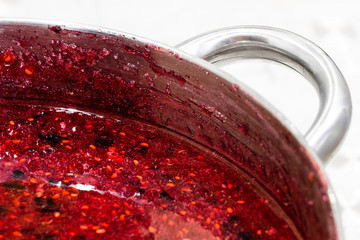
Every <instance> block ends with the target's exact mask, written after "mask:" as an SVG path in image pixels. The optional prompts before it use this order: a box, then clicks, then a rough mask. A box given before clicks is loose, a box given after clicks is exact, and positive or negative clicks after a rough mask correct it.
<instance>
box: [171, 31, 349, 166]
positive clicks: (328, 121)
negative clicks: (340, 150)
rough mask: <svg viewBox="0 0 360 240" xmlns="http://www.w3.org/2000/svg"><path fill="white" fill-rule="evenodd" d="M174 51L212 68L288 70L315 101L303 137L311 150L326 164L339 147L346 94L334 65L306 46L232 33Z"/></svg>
mask: <svg viewBox="0 0 360 240" xmlns="http://www.w3.org/2000/svg"><path fill="white" fill-rule="evenodd" d="M177 48H178V49H180V50H183V51H184V52H187V53H189V54H191V55H194V56H197V57H200V58H203V59H205V60H207V61H209V62H211V63H216V62H219V61H222V60H229V59H230V60H231V59H234V58H236V59H239V58H246V59H248V58H262V59H270V60H272V61H276V62H279V63H282V64H284V65H286V66H288V67H290V68H293V69H294V70H296V71H298V72H299V73H300V74H301V75H303V76H304V77H305V78H306V79H308V80H309V81H310V83H312V85H313V86H314V88H315V89H316V90H317V93H318V95H319V98H320V108H319V111H318V114H317V116H316V119H315V120H314V122H313V124H312V125H311V127H310V129H309V130H308V131H307V133H306V134H305V139H306V140H307V142H308V143H309V145H310V147H312V148H313V150H314V151H315V152H316V153H317V155H318V156H319V157H320V159H322V160H323V161H324V162H326V160H328V159H329V158H330V157H331V155H332V154H333V153H334V152H335V150H336V149H337V147H338V146H339V145H340V143H341V142H342V139H343V138H344V135H345V133H346V132H347V129H348V127H349V125H350V118H351V109H352V106H351V98H350V93H349V89H348V86H347V84H346V82H345V79H344V77H343V75H342V74H341V72H340V71H339V69H338V68H337V66H336V65H335V63H334V62H333V61H332V60H331V59H330V57H329V56H328V55H327V54H326V53H325V52H324V51H323V50H321V49H320V48H319V47H318V46H316V45H315V44H314V43H312V42H310V41H309V40H307V39H305V38H303V37H301V36H299V35H296V34H294V33H291V32H288V31H285V30H282V29H276V28H270V27H235V28H228V29H222V30H218V31H214V32H210V33H206V34H203V35H200V36H196V37H194V38H191V39H189V40H187V41H185V42H183V43H181V44H179V45H177Z"/></svg>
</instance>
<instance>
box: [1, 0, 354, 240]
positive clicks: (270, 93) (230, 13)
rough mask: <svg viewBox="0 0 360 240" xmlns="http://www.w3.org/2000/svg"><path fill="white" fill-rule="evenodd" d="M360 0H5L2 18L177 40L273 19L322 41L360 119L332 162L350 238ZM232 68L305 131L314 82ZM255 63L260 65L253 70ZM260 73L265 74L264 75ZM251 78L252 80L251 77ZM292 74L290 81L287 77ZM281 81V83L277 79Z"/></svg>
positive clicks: (312, 109) (264, 68) (269, 69)
mask: <svg viewBox="0 0 360 240" xmlns="http://www.w3.org/2000/svg"><path fill="white" fill-rule="evenodd" d="M359 3H360V2H358V1H356V0H354V1H351V0H343V1H335V0H319V1H310V0H302V1H292V0H267V1H265V0H263V1H238V0H237V1H235V0H224V1H221V2H220V1H212V2H210V1H209V0H207V1H205V0H197V1H196V0H192V1H189V0H182V1H176V2H175V1H165V0H163V1H160V0H153V1H145V0H144V1H139V0H133V1H127V2H125V1H119V0H103V1H98V0H97V1H95V0H78V1H76V0H71V1H70V0H62V1H49V0H31V1H25V0H0V17H20V18H39V19H49V20H58V21H68V22H76V23H83V24H87V25H95V26H101V27H106V28H111V29H115V30H120V31H124V32H129V33H132V34H136V35H139V36H143V37H147V38H149V39H153V40H155V41H158V42H162V43H165V44H168V45H170V46H173V45H176V44H177V43H179V42H181V41H183V40H185V39H187V38H189V37H192V36H193V35H197V34H199V33H203V32H205V31H209V30H213V29H216V28H220V27H227V26H235V25H268V26H273V27H280V28H284V29H287V30H290V31H293V32H296V33H298V34H300V35H302V36H304V37H306V38H308V39H310V40H312V41H313V42H315V43H316V44H317V45H319V46H321V47H322V48H323V49H324V50H325V51H326V52H327V53H328V54H329V55H330V56H331V57H332V58H333V60H334V61H335V62H336V63H337V65H338V66H339V68H340V69H341V71H342V72H343V74H344V76H345V78H346V79H347V82H348V84H349V87H350V91H351V94H352V98H353V109H354V110H353V121H352V126H351V128H350V131H349V134H348V136H347V138H346V140H345V142H344V144H343V146H342V147H341V149H340V150H339V152H338V154H337V155H336V156H334V158H333V159H332V160H331V162H330V164H329V165H328V167H327V169H326V170H327V174H328V176H329V178H330V179H331V181H332V185H333V187H334V189H335V192H336V193H337V195H338V198H339V202H340V204H341V207H342V209H343V211H342V217H343V223H344V230H345V237H346V238H345V239H346V240H358V239H360V190H359V189H358V188H359V187H358V184H359V183H360V146H358V144H359V142H360V141H359V140H360V111H359V104H360V67H359V66H360V14H359V10H360V4H359ZM245 66H246V67H244V65H242V64H241V65H235V67H234V66H229V67H226V68H225V69H227V70H229V71H230V72H231V73H233V74H234V75H236V76H241V80H243V81H246V82H247V84H248V85H251V86H253V87H255V89H257V90H258V91H259V92H260V93H261V94H263V95H264V96H265V97H268V98H269V99H270V100H271V101H272V102H274V105H275V106H277V107H278V108H279V109H280V110H282V111H283V112H284V114H285V115H286V116H288V117H289V119H290V120H291V121H293V122H294V123H295V125H297V126H298V128H299V129H300V130H301V131H302V132H304V131H305V130H306V128H307V127H308V126H309V125H310V123H311V121H312V119H313V118H314V116H315V113H316V106H317V100H316V95H315V93H314V92H313V91H312V90H311V88H310V87H309V85H307V84H306V83H303V81H302V80H301V78H300V77H298V76H296V74H294V73H291V72H290V71H284V70H280V71H279V67H276V66H271V65H268V64H255V65H254V66H252V67H249V65H248V64H246V65H245ZM252 70H254V72H253V71H252ZM259 78H260V80H259ZM246 79H248V80H246ZM288 79H294V80H290V82H288V81H287V80H288ZM273 85H274V86H275V88H274V86H273Z"/></svg>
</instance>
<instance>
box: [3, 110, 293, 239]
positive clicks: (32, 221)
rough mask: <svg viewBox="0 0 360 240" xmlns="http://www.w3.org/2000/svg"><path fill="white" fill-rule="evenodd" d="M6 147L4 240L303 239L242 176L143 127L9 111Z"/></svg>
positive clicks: (71, 113)
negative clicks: (298, 236)
mask: <svg viewBox="0 0 360 240" xmlns="http://www.w3.org/2000/svg"><path fill="white" fill-rule="evenodd" d="M0 150H1V151H0V159H1V161H0V180H1V184H0V192H1V193H0V239H206V240H209V239H246V240H250V239H277V240H278V239H284V240H285V239H286V240H288V239H296V236H295V234H294V231H296V230H295V229H294V227H293V226H292V225H291V221H289V219H288V218H287V217H286V215H285V214H284V213H283V212H281V211H280V212H279V211H274V210H273V209H272V207H271V202H272V200H271V199H267V198H266V196H265V195H264V194H262V192H261V191H258V190H256V189H257V187H256V186H254V185H253V183H251V182H250V181H249V180H247V179H246V178H245V177H243V175H242V174H241V173H239V172H236V171H235V170H233V169H232V168H230V167H228V166H226V164H225V163H224V162H223V161H222V159H221V158H218V157H215V156H214V155H213V154H212V153H211V152H209V151H206V150H204V149H202V150H201V149H200V148H198V147H196V146H194V145H192V144H191V143H189V142H187V141H185V140H183V139H181V138H180V137H178V136H174V135H173V134H170V133H168V132H165V131H164V130H160V129H158V128H156V127H153V126H150V125H147V124H144V123H141V122H137V121H134V120H129V119H126V118H119V116H116V117H112V116H101V115H97V114H94V113H88V112H82V111H77V110H76V111H75V110H71V109H66V108H59V107H57V108H51V107H39V106H21V105H7V106H5V105H4V106H1V111H0Z"/></svg>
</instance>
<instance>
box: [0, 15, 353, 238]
mask: <svg viewBox="0 0 360 240" xmlns="http://www.w3.org/2000/svg"><path fill="white" fill-rule="evenodd" d="M64 46H65V48H66V49H67V54H69V53H71V54H74V55H76V54H78V53H79V52H82V53H84V52H87V53H91V52H94V53H95V55H94V56H93V58H91V59H90V58H89V59H87V60H88V61H87V60H86V61H85V60H84V61H78V62H76V61H72V62H71V61H69V62H66V61H62V60H61V59H66V57H65V56H64V55H61V48H62V47H63V48H64ZM69 48H72V49H73V50H72V51H69ZM0 54H2V55H1V56H2V58H3V59H1V64H2V65H0V70H1V74H0V99H1V100H0V101H1V104H2V106H4V105H6V104H12V103H11V102H21V103H26V102H28V103H29V104H39V105H46V104H47V103H48V102H49V103H50V102H51V104H55V105H56V104H59V105H62V106H66V107H71V108H72V109H83V108H86V109H91V111H94V112H101V113H103V114H108V113H109V114H112V115H115V116H116V115H119V116H120V115H121V116H126V117H128V118H131V119H136V120H138V121H140V122H146V123H147V124H150V125H154V126H156V127H158V128H162V129H166V131H168V132H170V133H171V134H172V135H175V136H178V137H180V138H182V139H188V140H189V141H191V142H192V143H193V144H194V145H196V146H200V148H201V149H203V150H204V151H205V152H208V153H211V154H212V155H214V156H218V157H219V158H221V159H223V161H225V162H226V164H225V165H226V166H228V167H229V168H234V169H237V171H240V172H241V174H243V175H244V176H246V178H247V179H248V181H249V182H251V183H253V184H254V185H256V186H257V187H258V188H260V189H261V191H262V192H263V194H264V195H266V196H267V197H268V198H269V199H272V203H271V204H270V205H271V206H272V208H274V211H281V212H282V213H284V214H285V215H286V216H287V218H288V219H289V220H288V223H289V222H290V223H291V224H290V225H292V228H293V229H294V232H295V233H294V235H295V236H296V238H298V239H318V240H320V239H341V231H339V229H340V220H339V216H337V215H336V214H335V216H334V212H336V211H334V210H335V209H334V208H335V207H334V206H335V198H334V195H333V193H332V192H331V191H330V189H329V186H328V181H327V179H326V177H325V176H324V170H323V167H322V165H323V163H324V162H325V161H326V160H327V159H329V158H330V157H331V155H332V154H333V153H334V151H335V150H336V148H337V147H338V146H339V144H340V143H341V141H342V139H343V137H344V135H345V133H346V131H347V129H348V126H349V122H350V116H351V100H350V95H349V91H348V87H347V85H346V83H345V81H344V78H343V76H342V74H341V73H340V71H339V70H338V68H337V67H336V65H335V64H334V63H333V61H332V60H331V59H330V58H329V57H328V56H327V55H326V53H324V52H323V51H322V50H321V49H320V48H319V47H317V46H316V45H315V44H313V43H312V42H310V41H308V40H306V39H304V38H302V37H300V36H298V35H296V34H293V33H290V32H287V31H284V30H281V29H274V28H269V27H236V28H229V29H222V30H218V31H214V32H211V33H207V34H204V35H200V36H197V37H195V38H193V39H190V40H188V41H185V42H183V43H181V44H180V45H178V46H177V47H175V48H172V47H168V46H165V45H163V44H159V43H156V42H153V41H149V40H146V39H143V38H140V37H136V36H133V35H130V34H125V33H121V32H115V31H110V30H105V29H98V28H94V27H84V26H78V25H72V24H67V25H62V24H53V23H51V24H49V23H43V22H32V21H2V22H1V25H0ZM9 54H14V56H15V57H14V58H13V59H14V61H15V60H16V61H22V64H20V65H16V66H17V67H18V69H17V71H16V70H15V69H12V68H11V66H10V65H11V64H9V62H10V63H11V61H10V58H9ZM19 54H20V55H21V57H19ZM5 58H6V59H5ZM239 58H262V59H269V60H272V61H276V62H279V63H282V64H285V65H287V66H289V67H290V68H293V69H294V70H296V71H298V72H299V73H301V74H302V75H303V76H304V77H305V78H306V79H308V80H309V81H310V82H311V83H312V85H313V86H314V87H315V89H316V90H317V92H318V94H319V98H320V110H319V112H318V115H317V118H316V120H315V122H314V123H313V124H312V126H311V128H310V129H309V131H308V132H307V134H306V135H305V136H302V135H301V134H299V133H298V132H297V131H296V130H295V129H294V128H293V127H292V125H291V123H289V122H288V121H287V120H286V119H285V118H284V117H283V115H282V114H281V113H279V112H278V111H276V110H275V109H274V108H272V107H271V105H270V104H269V103H268V102H266V101H265V100H264V99H262V98H261V96H259V95H258V94H256V93H255V92H253V91H252V90H251V89H248V88H247V87H246V86H244V85H243V84H241V83H239V82H238V81H237V80H236V79H234V78H233V77H232V76H230V75H228V74H226V73H225V72H223V71H221V70H220V69H219V68H218V67H216V66H215V65H213V64H212V63H216V62H220V61H223V60H232V59H239ZM60 65H61V67H60ZM14 66H15V65H14ZM74 66H75V67H74ZM75 68H76V71H77V72H79V74H80V73H81V74H82V73H83V75H81V74H80V75H81V76H85V77H84V78H83V79H77V78H76V77H74V76H80V75H76V74H75V75H74V74H73V75H71V76H72V77H71V79H70V77H69V74H70V73H72V71H75V70H74V69H75ZM94 73H96V74H97V75H96V74H95V75H96V76H104V77H103V78H102V80H101V81H99V82H96V81H95V80H94V79H91V76H95V75H94ZM99 74H100V75H99ZM113 79H121V81H122V82H123V83H124V84H127V85H128V86H130V87H126V88H119V87H118V86H117V85H116V84H114V83H113ZM15 83H16V84H15ZM10 123H11V125H12V123H14V122H10ZM14 124H15V123H14ZM54 139H55V138H54V137H53V139H52V140H54ZM55 140H56V139H55ZM0 144H3V143H0ZM93 147H94V148H95V146H93ZM2 151H4V150H2ZM1 156H2V158H1V161H3V163H4V162H6V156H7V155H6V154H5V153H4V152H2V153H1ZM3 163H2V164H3ZM16 173H17V177H19V175H20V176H22V175H21V172H16ZM2 181H3V180H2ZM225 187H226V186H225ZM165 197H168V198H170V196H168V195H166V196H165ZM0 210H1V209H0ZM231 211H233V210H231ZM229 212H230V210H229ZM1 214H2V213H1V212H0V218H1V217H2V216H3V215H1ZM180 215H181V214H180ZM4 216H5V215H4ZM4 216H3V217H4ZM181 217H182V218H184V219H185V220H186V221H195V220H194V219H189V218H186V216H181ZM228 220H229V221H230V220H234V219H228ZM196 221H200V220H196ZM204 221H205V220H204ZM2 224H3V225H1V226H0V227H2V228H3V232H1V230H0V234H2V235H4V236H5V235H6V232H4V229H6V227H4V223H2ZM5 225H6V224H5ZM214 226H215V228H210V231H212V234H213V236H214V237H218V238H222V237H224V238H225V237H226V236H222V235H221V233H219V232H217V231H218V230H219V229H220V230H221V229H222V226H219V225H216V224H215V225H214ZM240 228H241V227H240V226H239V229H240ZM60 230H61V229H60ZM100 230H101V229H100ZM100 230H99V229H97V230H96V231H97V232H98V233H104V231H105V230H101V231H100ZM28 231H30V230H28ZM147 231H150V233H151V234H152V235H151V236H152V237H154V238H155V239H161V238H162V237H161V235H157V234H158V233H157V231H156V230H155V229H154V228H151V227H149V228H148V229H147ZM275 231H276V229H271V230H269V231H267V232H266V234H268V235H271V233H274V232H275ZM185 232H186V231H185ZM269 233H270V234H269ZM14 234H15V235H16V234H17V235H18V237H21V236H23V237H24V236H25V235H26V232H23V233H22V232H14ZM257 234H258V235H246V234H245V235H244V234H242V235H241V234H240V233H238V234H237V235H236V234H235V235H231V237H230V238H233V239H253V238H256V239H257V238H263V239H265V238H266V237H265V236H264V235H261V234H264V232H261V231H258V232H257ZM144 236H145V235H144ZM175 236H177V235H174V238H177V237H178V236H177V237H175ZM195 238H196V237H195ZM284 239H287V238H286V237H285V238H284Z"/></svg>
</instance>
